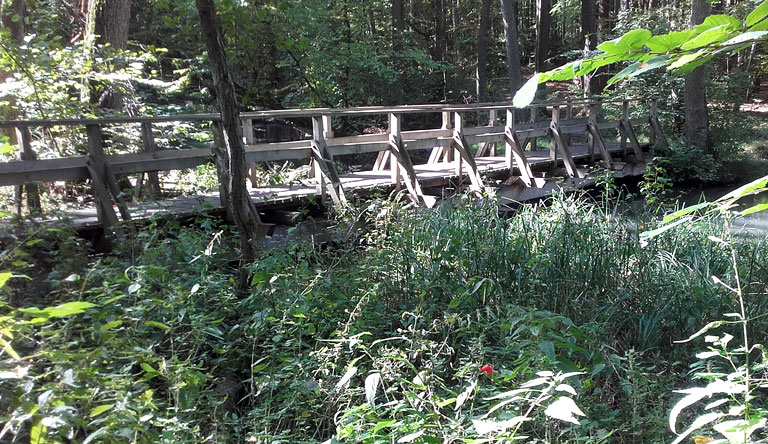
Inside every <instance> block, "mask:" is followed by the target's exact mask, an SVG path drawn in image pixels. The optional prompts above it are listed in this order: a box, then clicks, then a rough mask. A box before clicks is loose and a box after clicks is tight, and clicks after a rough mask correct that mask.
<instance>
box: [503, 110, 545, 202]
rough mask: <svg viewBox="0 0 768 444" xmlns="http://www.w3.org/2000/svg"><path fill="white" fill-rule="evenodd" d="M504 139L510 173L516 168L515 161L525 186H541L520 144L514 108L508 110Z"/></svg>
mask: <svg viewBox="0 0 768 444" xmlns="http://www.w3.org/2000/svg"><path fill="white" fill-rule="evenodd" d="M504 138H505V142H506V151H505V153H504V160H505V163H506V166H507V168H509V171H510V173H511V172H512V168H513V166H514V165H513V163H512V160H513V159H514V162H515V164H517V169H518V170H519V171H520V177H522V179H523V182H524V183H525V185H526V186H528V187H531V186H538V185H539V184H538V183H537V181H536V179H535V178H534V176H533V170H531V165H530V164H529V163H528V158H527V157H525V152H523V146H522V144H520V140H519V139H518V137H517V133H515V110H514V109H512V108H510V109H507V125H506V127H504Z"/></svg>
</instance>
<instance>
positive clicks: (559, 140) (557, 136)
mask: <svg viewBox="0 0 768 444" xmlns="http://www.w3.org/2000/svg"><path fill="white" fill-rule="evenodd" d="M550 131H551V134H552V138H553V139H554V140H555V142H556V144H557V148H558V149H559V150H560V155H561V156H562V157H563V164H564V165H565V170H566V172H567V174H568V177H579V171H578V169H577V168H576V163H575V162H574V161H573V157H572V156H571V152H570V151H569V149H568V144H567V143H565V139H563V135H562V134H561V133H560V127H559V126H558V125H557V124H556V123H555V122H552V123H551V124H550Z"/></svg>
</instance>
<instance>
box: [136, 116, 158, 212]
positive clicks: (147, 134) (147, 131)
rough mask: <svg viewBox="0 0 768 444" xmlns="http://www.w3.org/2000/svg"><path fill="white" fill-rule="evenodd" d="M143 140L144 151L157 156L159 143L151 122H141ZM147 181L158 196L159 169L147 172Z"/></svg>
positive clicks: (154, 194)
mask: <svg viewBox="0 0 768 444" xmlns="http://www.w3.org/2000/svg"><path fill="white" fill-rule="evenodd" d="M141 140H142V142H143V143H142V149H143V151H144V152H145V153H151V154H152V157H154V158H157V144H156V143H155V135H154V134H153V132H152V124H151V123H150V122H141ZM147 182H148V183H149V188H150V193H151V194H152V195H153V196H154V197H156V196H158V195H159V194H160V178H159V177H158V174H157V171H150V172H148V173H147ZM136 197H139V196H136Z"/></svg>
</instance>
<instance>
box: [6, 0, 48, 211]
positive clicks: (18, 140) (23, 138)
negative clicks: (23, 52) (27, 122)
mask: <svg viewBox="0 0 768 444" xmlns="http://www.w3.org/2000/svg"><path fill="white" fill-rule="evenodd" d="M25 15H26V8H25V5H24V0H13V2H12V3H11V7H10V10H9V11H7V12H6V14H5V15H4V16H3V17H2V19H3V26H4V27H5V28H6V29H8V31H9V33H10V37H11V39H12V40H13V42H14V43H15V44H16V47H15V48H13V50H14V51H16V50H17V49H18V48H20V47H21V45H22V44H23V43H24V18H25ZM6 74H7V73H0V81H2V80H5V79H4V77H5V76H6ZM7 101H8V105H7V106H4V107H3V108H2V113H0V117H2V118H3V119H7V120H16V119H18V117H19V112H18V108H17V106H16V97H15V96H10V97H7ZM3 131H4V132H5V135H6V136H7V137H8V143H9V144H10V145H16V146H18V147H19V158H20V159H21V160H35V159H37V155H36V154H35V152H34V151H33V150H32V145H31V141H32V136H31V134H30V132H29V128H4V130H3ZM22 191H25V192H26V193H27V209H28V210H29V212H30V213H32V212H36V211H39V210H40V187H39V186H38V184H36V183H28V184H25V185H17V186H16V199H17V202H16V208H17V211H18V213H19V215H21V208H22V205H23V200H22V197H23V196H22V194H23V193H22Z"/></svg>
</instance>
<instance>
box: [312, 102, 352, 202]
mask: <svg viewBox="0 0 768 444" xmlns="http://www.w3.org/2000/svg"><path fill="white" fill-rule="evenodd" d="M323 123H324V122H323V119H322V116H312V142H311V148H312V166H313V169H314V171H315V179H316V180H317V192H318V194H319V195H320V197H321V199H322V200H325V194H326V190H327V191H328V194H330V196H331V199H332V200H333V204H334V205H335V206H346V205H347V197H346V195H345V194H344V187H342V185H341V179H339V172H338V171H337V170H336V164H335V163H334V161H333V155H332V154H331V152H330V151H329V150H328V145H327V144H326V143H325V131H324V129H323V128H324V125H323ZM327 185H330V186H327Z"/></svg>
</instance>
